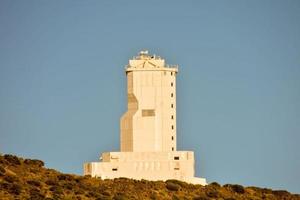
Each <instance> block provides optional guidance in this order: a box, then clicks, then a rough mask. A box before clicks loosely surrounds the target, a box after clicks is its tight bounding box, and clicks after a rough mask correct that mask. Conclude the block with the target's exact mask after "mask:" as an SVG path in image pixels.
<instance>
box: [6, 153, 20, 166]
mask: <svg viewBox="0 0 300 200" xmlns="http://www.w3.org/2000/svg"><path fill="white" fill-rule="evenodd" d="M4 159H5V160H6V161H8V162H9V163H10V164H12V165H20V164H21V161H20V160H19V158H18V157H17V156H14V155H10V154H6V155H4Z"/></svg>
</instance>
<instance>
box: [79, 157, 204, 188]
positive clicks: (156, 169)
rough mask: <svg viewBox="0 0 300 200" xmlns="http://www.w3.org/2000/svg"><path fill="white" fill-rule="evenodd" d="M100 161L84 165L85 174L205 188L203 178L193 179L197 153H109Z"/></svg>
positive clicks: (104, 177) (103, 177)
mask: <svg viewBox="0 0 300 200" xmlns="http://www.w3.org/2000/svg"><path fill="white" fill-rule="evenodd" d="M100 161H101V162H90V163H85V164H84V175H91V176H92V177H100V178H102V179H113V178H119V177H126V178H132V179H138V180H140V179H147V180H153V181H157V180H162V181H166V180H168V179H177V180H181V181H185V182H188V183H193V184H201V185H206V180H205V179H204V178H198V177H194V174H195V168H194V152H192V151H175V152H106V153H102V156H101V157H100Z"/></svg>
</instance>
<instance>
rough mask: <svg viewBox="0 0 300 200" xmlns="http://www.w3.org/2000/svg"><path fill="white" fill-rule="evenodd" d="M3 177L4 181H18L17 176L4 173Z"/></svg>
mask: <svg viewBox="0 0 300 200" xmlns="http://www.w3.org/2000/svg"><path fill="white" fill-rule="evenodd" d="M3 179H4V180H5V181H6V182H8V183H14V182H18V181H19V179H18V177H16V176H13V175H6V176H4V178H3Z"/></svg>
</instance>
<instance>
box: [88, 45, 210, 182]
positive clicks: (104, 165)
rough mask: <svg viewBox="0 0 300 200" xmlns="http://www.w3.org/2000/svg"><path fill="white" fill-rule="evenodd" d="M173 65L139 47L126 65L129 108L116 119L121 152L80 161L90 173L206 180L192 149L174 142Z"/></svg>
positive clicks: (107, 176)
mask: <svg viewBox="0 0 300 200" xmlns="http://www.w3.org/2000/svg"><path fill="white" fill-rule="evenodd" d="M177 72H178V67H177V66H169V65H167V64H166V63H165V60H164V59H162V58H160V57H158V56H155V55H153V56H152V55H149V54H148V51H141V52H140V53H139V55H138V56H137V57H134V58H133V59H132V60H129V65H128V66H127V67H126V76H127V93H128V110H127V112H126V113H125V114H124V115H123V116H122V117H121V120H120V129H121V134H120V140H121V143H120V144H121V145H120V146H121V147H120V148H121V152H106V153H102V155H101V157H100V161H101V162H90V163H85V164H84V175H91V176H93V177H101V178H102V179H105V178H109V179H112V178H117V177H128V178H133V179H148V180H168V179H178V180H182V181H186V182H189V183H194V184H202V185H206V180H205V179H204V178H197V177H194V174H195V167H194V166H195V160H194V152H192V151H177V148H176V75H177Z"/></svg>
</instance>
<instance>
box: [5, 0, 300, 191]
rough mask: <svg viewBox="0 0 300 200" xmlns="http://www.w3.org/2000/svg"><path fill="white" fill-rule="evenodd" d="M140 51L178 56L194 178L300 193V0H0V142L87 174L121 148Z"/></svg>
mask: <svg viewBox="0 0 300 200" xmlns="http://www.w3.org/2000/svg"><path fill="white" fill-rule="evenodd" d="M143 49H148V50H149V51H150V53H151V54H156V55H160V56H161V57H163V58H165V59H166V62H167V63H168V64H178V65H179V73H178V76H177V147H178V149H180V150H193V151H195V159H196V175H197V176H201V177H205V178H206V179H207V180H208V182H219V183H221V184H225V183H236V184H241V185H245V186H251V185H255V186H258V187H268V188H272V189H285V190H288V191H290V192H293V193H300V1H298V0H252V1H246V0H228V1H222V0H219V1H216V0H207V1H204V0H203V1H202V0H201V1H158V0H154V1H96V0H87V1H77V0H72V1H71V0H64V1H58V0H54V1H39V0H27V1H21V0H19V1H17V0H12V1H11V0H0V152H1V153H3V154H4V153H9V154H15V155H18V156H23V157H29V158H36V159H41V160H43V161H45V163H46V167H49V168H54V169H57V170H60V171H62V172H65V173H73V174H82V171H83V170H82V165H83V163H84V162H90V161H97V160H98V158H99V155H100V153H101V152H104V151H118V150H119V127H120V126H119V118H120V116H121V115H122V114H123V113H124V112H125V111H126V109H127V107H126V106H127V102H126V101H127V97H126V76H125V73H124V67H125V65H127V63H128V60H129V59H130V58H132V57H133V56H135V55H137V54H138V52H139V51H140V50H143Z"/></svg>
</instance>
